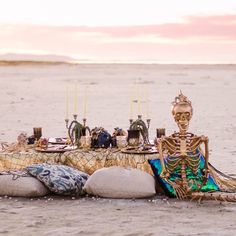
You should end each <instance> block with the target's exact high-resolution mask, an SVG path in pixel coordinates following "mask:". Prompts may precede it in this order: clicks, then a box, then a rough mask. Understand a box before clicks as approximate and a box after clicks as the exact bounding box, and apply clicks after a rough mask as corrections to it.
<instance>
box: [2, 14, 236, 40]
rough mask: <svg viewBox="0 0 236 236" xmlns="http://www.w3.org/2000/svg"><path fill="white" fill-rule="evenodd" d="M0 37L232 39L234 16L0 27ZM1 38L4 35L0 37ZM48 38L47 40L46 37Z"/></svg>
mask: <svg viewBox="0 0 236 236" xmlns="http://www.w3.org/2000/svg"><path fill="white" fill-rule="evenodd" d="M0 28H1V32H2V33H1V36H3V33H4V34H5V35H11V34H18V35H21V36H23V35H24V34H28V35H30V36H31V37H33V36H35V37H38V36H39V37H40V36H49V35H52V36H59V38H66V37H71V36H73V37H75V38H78V37H82V35H84V36H86V37H87V39H89V38H93V37H94V36H98V37H100V38H101V37H106V38H107V37H110V38H132V37H141V36H145V35H147V36H150V35H152V36H155V37H159V38H166V39H181V38H192V37H194V38H202V37H212V38H218V39H229V40H235V39H236V15H214V16H201V17H198V16H190V17H186V18H184V21H182V22H178V23H165V24H155V25H141V26H106V27H89V26H78V27H76V26H61V27H60V26H34V25H0ZM3 37H4V36H3ZM47 38H48V37H47Z"/></svg>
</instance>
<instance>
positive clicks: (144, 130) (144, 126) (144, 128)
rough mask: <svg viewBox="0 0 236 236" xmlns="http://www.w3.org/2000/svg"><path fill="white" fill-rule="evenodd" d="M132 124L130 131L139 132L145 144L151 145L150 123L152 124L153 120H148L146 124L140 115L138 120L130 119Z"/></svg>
mask: <svg viewBox="0 0 236 236" xmlns="http://www.w3.org/2000/svg"><path fill="white" fill-rule="evenodd" d="M129 122H130V127H129V129H130V130H139V131H140V133H141V135H142V137H143V142H144V144H150V141H149V132H148V130H149V127H150V123H151V119H149V118H148V119H147V120H146V122H147V123H145V121H143V120H142V115H138V119H137V120H135V121H134V120H133V119H130V120H129Z"/></svg>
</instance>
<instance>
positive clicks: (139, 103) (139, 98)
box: [137, 84, 141, 115]
mask: <svg viewBox="0 0 236 236" xmlns="http://www.w3.org/2000/svg"><path fill="white" fill-rule="evenodd" d="M137 88H138V115H141V94H140V92H141V91H140V84H139V85H138V87H137Z"/></svg>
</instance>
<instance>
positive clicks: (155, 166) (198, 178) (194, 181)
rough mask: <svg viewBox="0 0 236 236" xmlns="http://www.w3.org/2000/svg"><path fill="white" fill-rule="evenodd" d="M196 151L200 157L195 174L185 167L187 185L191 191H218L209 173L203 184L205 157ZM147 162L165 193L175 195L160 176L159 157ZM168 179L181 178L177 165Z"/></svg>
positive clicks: (174, 180)
mask: <svg viewBox="0 0 236 236" xmlns="http://www.w3.org/2000/svg"><path fill="white" fill-rule="evenodd" d="M197 153H198V155H199V157H200V166H199V169H198V171H197V174H194V173H193V172H192V170H191V169H190V168H189V167H187V168H186V177H187V182H188V185H189V187H190V188H191V189H192V190H193V191H198V190H199V189H200V191H201V192H209V191H219V186H218V185H217V184H216V182H215V180H214V179H213V177H212V176H211V175H209V177H208V179H207V182H206V184H205V185H203V176H204V173H203V169H204V166H205V159H204V157H203V155H202V154H201V153H200V151H197ZM169 158H171V157H168V158H166V159H169ZM166 159H165V161H166ZM149 164H150V165H151V167H152V170H153V173H154V175H155V177H156V180H157V181H158V183H159V184H160V185H161V186H162V188H163V190H164V191H165V193H166V194H167V195H168V196H170V197H176V193H175V190H174V188H173V187H172V185H171V184H169V183H168V182H167V181H165V180H164V179H163V178H161V177H160V174H161V172H162V167H161V161H160V159H155V160H149ZM169 180H170V181H172V182H176V181H178V180H181V173H180V167H179V166H178V167H176V168H175V169H174V171H173V173H171V174H170V177H169Z"/></svg>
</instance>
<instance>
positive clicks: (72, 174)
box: [26, 164, 89, 195]
mask: <svg viewBox="0 0 236 236" xmlns="http://www.w3.org/2000/svg"><path fill="white" fill-rule="evenodd" d="M26 169H27V171H28V172H29V173H30V174H31V175H32V176H35V177H36V178H37V179H38V180H40V181H41V182H43V183H44V184H45V185H46V187H48V188H49V190H50V191H52V192H53V193H56V194H61V195H82V194H84V192H83V186H84V185H85V183H86V181H87V179H88V177H89V175H87V174H85V173H84V172H81V171H79V170H76V169H73V168H71V167H69V166H64V165H49V164H36V165H32V166H29V167H27V168H26Z"/></svg>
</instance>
